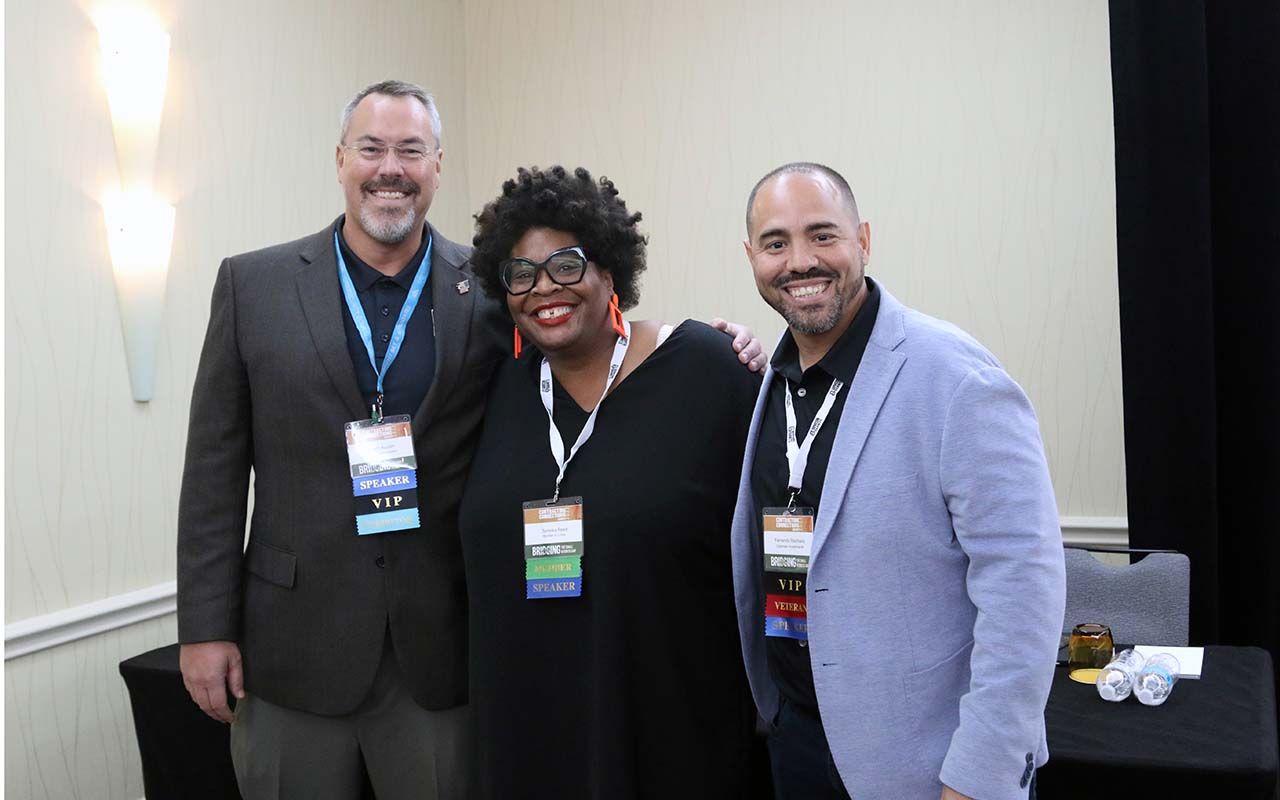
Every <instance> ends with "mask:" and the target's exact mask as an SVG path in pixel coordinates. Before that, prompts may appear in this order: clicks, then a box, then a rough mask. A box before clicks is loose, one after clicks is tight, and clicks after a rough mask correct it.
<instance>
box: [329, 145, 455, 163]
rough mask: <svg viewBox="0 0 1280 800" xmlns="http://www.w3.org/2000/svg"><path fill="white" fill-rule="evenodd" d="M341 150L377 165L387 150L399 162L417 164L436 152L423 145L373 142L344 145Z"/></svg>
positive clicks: (384, 156)
mask: <svg viewBox="0 0 1280 800" xmlns="http://www.w3.org/2000/svg"><path fill="white" fill-rule="evenodd" d="M342 149H343V150H355V151H356V154H357V155H358V156H360V158H362V159H364V160H365V161H369V162H371V163H377V162H379V161H381V160H382V159H384V158H386V156H387V151H388V150H394V151H395V152H396V158H398V159H400V160H401V161H408V162H418V161H422V160H423V159H425V158H427V157H428V156H430V155H433V154H434V153H435V152H436V151H435V149H434V148H431V147H427V146H426V145H424V144H404V145H400V144H391V145H387V144H374V143H373V142H365V143H364V144H344V145H342Z"/></svg>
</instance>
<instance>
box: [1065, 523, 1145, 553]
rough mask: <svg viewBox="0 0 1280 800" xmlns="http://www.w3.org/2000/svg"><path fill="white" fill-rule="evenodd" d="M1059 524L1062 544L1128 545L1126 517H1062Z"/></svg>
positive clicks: (1091, 545) (1088, 545) (1093, 545)
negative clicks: (1060, 525)
mask: <svg viewBox="0 0 1280 800" xmlns="http://www.w3.org/2000/svg"><path fill="white" fill-rule="evenodd" d="M1061 524H1062V543H1063V544H1078V545H1085V546H1087V547H1097V546H1099V545H1102V546H1109V547H1128V546H1129V519H1128V517H1062V519H1061Z"/></svg>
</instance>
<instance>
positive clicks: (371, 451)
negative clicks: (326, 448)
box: [344, 414, 421, 536]
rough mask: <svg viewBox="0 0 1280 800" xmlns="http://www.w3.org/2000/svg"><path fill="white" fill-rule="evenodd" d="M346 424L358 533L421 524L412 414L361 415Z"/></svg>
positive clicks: (401, 528) (407, 528) (415, 526)
mask: <svg viewBox="0 0 1280 800" xmlns="http://www.w3.org/2000/svg"><path fill="white" fill-rule="evenodd" d="M344 427H345V429H346V438H347V463H348V464H349V465H350V467H351V488H352V491H353V492H354V495H355V511H356V533H358V534H359V535H361V536H366V535H368V534H373V533H389V532H391V531H407V530H413V529H415V528H418V527H419V526H420V524H421V522H420V519H419V515H418V459H417V456H415V455H414V451H413V428H412V424H411V421H410V418H409V415H408V414H400V415H397V416H392V417H379V419H378V421H376V422H375V421H374V420H372V419H361V420H356V421H355V422H348V423H347V424H346V425H345V426H344Z"/></svg>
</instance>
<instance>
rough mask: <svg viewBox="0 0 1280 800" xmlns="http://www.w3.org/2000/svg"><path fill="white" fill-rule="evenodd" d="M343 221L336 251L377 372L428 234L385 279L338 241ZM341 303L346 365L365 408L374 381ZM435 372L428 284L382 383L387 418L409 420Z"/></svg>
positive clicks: (348, 313)
mask: <svg viewBox="0 0 1280 800" xmlns="http://www.w3.org/2000/svg"><path fill="white" fill-rule="evenodd" d="M344 219H345V217H344V218H343V219H339V220H338V223H337V232H338V246H339V247H340V248H342V259H343V261H345V262H346V265H347V274H348V275H350V276H351V283H352V285H354V286H355V289H356V296H357V297H359V298H360V305H361V306H362V307H363V308H364V316H365V319H366V320H368V322H369V330H370V331H371V332H372V338H373V355H374V358H375V359H376V360H377V362H378V369H381V368H382V359H383V357H384V356H386V354H387V344H388V343H389V342H390V341H391V332H392V331H393V330H394V329H395V326H396V320H398V319H399V318H400V309H401V308H403V307H404V301H405V300H406V299H407V298H408V297H409V287H410V286H412V285H413V279H414V277H415V276H416V275H417V274H418V270H419V269H421V268H422V262H423V256H425V255H426V252H427V234H426V233H425V232H424V233H423V236H422V244H421V245H420V246H419V247H418V252H416V253H414V255H413V258H411V259H409V263H408V264H407V265H405V267H404V269H402V270H400V272H399V273H397V274H396V275H395V276H393V277H387V276H386V275H383V274H382V273H381V272H378V271H377V270H376V269H374V268H373V267H371V266H369V265H368V264H366V263H365V262H364V261H363V260H362V259H361V258H360V256H358V255H356V254H355V253H354V252H353V251H352V250H351V248H350V247H348V246H347V242H346V240H345V239H344V238H343V236H342V223H343V220H344ZM338 302H340V303H342V325H343V327H344V328H345V329H346V333H347V350H348V351H349V352H350V353H351V363H352V364H353V365H354V366H355V368H356V385H357V386H359V387H360V395H361V396H362V397H363V398H364V403H365V407H366V408H368V407H369V406H372V405H373V402H374V400H375V399H376V398H377V396H378V375H377V373H376V372H374V370H373V365H371V364H370V363H369V353H368V351H366V350H365V349H364V342H362V341H361V340H360V332H359V331H357V330H356V324H355V322H354V321H353V320H352V319H351V311H350V309H348V308H347V303H346V300H345V298H343V297H341V296H340V297H339V298H338ZM435 371H436V337H435V324H434V321H433V317H432V301H431V282H430V281H427V285H426V287H425V288H424V289H423V291H422V296H421V297H419V298H418V307H417V308H415V309H414V311H413V316H411V317H410V318H409V324H408V327H407V328H406V329H405V335H404V342H403V343H401V345H400V354H399V355H397V356H396V360H395V361H394V362H392V364H391V369H390V370H388V371H387V376H386V378H385V379H384V380H383V383H382V391H383V401H382V410H383V413H384V414H386V415H387V416H391V415H393V414H408V415H410V416H413V414H414V413H416V412H417V410H418V407H419V406H421V405H422V401H423V399H425V398H426V396H427V390H429V389H430V388H431V379H432V378H433V377H434V375H435Z"/></svg>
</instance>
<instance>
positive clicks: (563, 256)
mask: <svg viewBox="0 0 1280 800" xmlns="http://www.w3.org/2000/svg"><path fill="white" fill-rule="evenodd" d="M539 270H542V271H544V272H546V273H547V277H549V278H550V279H551V281H552V282H553V283H557V284H559V285H561V286H572V285H573V284H575V283H578V282H580V281H581V280H582V276H583V275H585V274H586V273H587V254H586V253H584V252H583V251H582V248H581V247H579V246H577V245H574V246H573V247H562V248H560V249H559V250H557V251H555V252H554V253H552V254H551V255H549V256H547V260H546V261H543V262H542V263H540V264H535V263H534V262H532V261H530V260H529V259H527V258H508V259H507V260H506V261H503V262H502V263H501V264H499V265H498V277H499V278H500V279H501V280H502V285H503V287H504V288H506V290H507V294H511V295H522V294H528V293H529V292H531V291H533V287H534V286H535V285H536V284H537V283H538V271H539Z"/></svg>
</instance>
